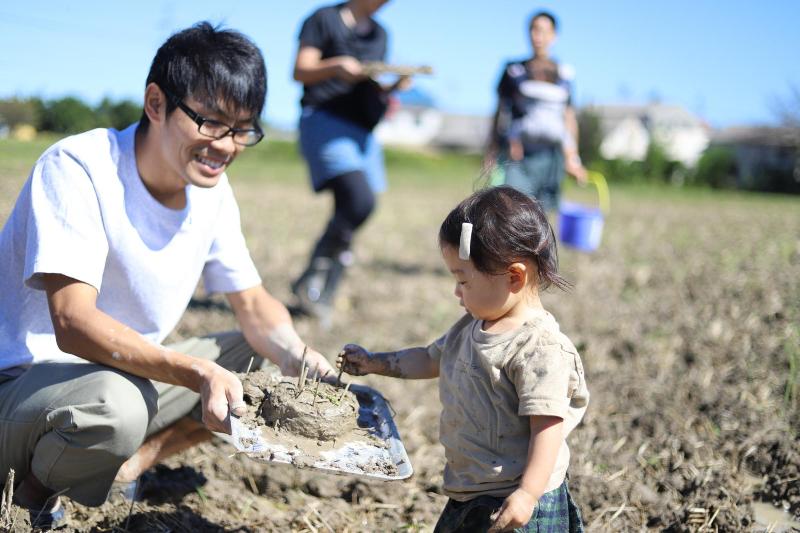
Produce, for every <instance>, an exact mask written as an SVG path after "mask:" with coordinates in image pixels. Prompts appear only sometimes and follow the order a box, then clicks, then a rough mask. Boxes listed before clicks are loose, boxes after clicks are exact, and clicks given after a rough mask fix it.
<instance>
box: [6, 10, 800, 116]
mask: <svg viewBox="0 0 800 533" xmlns="http://www.w3.org/2000/svg"><path fill="white" fill-rule="evenodd" d="M324 3H325V2H318V1H312V0H289V1H287V0H282V1H275V0H261V1H256V0H251V1H236V0H228V1H225V2H223V1H219V0H217V1H214V2H211V1H206V0H193V1H188V0H177V1H171V2H166V1H164V2H158V1H155V0H142V1H137V2H109V1H107V0H106V1H103V2H100V1H94V0H86V1H81V2H55V1H43V0H26V1H24V2H0V50H2V52H1V53H0V97H9V96H31V95H38V96H42V97H45V98H53V97H61V96H65V95H75V96H78V97H80V98H82V99H84V100H86V101H88V102H89V103H92V104H95V103H97V102H99V100H100V99H101V98H102V97H103V96H106V95H107V96H111V97H112V98H115V99H120V98H130V99H134V100H136V101H138V100H139V99H140V98H141V93H142V89H143V84H144V79H145V77H146V75H147V70H148V68H149V65H150V61H151V60H152V57H153V55H154V53H155V51H156V49H157V48H158V46H159V45H160V44H161V43H162V42H163V41H164V40H165V39H166V38H167V37H168V36H169V35H170V34H171V33H173V32H174V31H176V30H179V29H182V28H184V27H186V26H189V25H191V24H192V23H194V22H197V21H199V20H210V21H212V22H215V23H220V22H221V23H223V24H225V25H226V26H228V27H231V28H235V29H238V30H240V31H242V32H243V33H245V34H247V35H248V36H250V37H251V38H252V39H253V40H254V41H255V42H256V43H257V44H258V45H259V46H260V47H261V49H262V50H263V52H264V54H265V57H266V60H267V68H268V71H269V96H268V101H267V108H266V111H265V118H266V119H267V120H268V121H270V122H272V123H274V124H276V125H280V126H292V125H293V124H294V122H295V120H296V117H297V115H298V105H297V101H298V99H299V95H300V88H299V87H298V85H297V84H296V83H295V82H293V81H292V80H291V67H292V62H293V58H294V53H295V50H296V46H297V42H296V39H297V32H298V29H299V24H300V22H301V20H302V19H303V18H304V17H305V16H307V15H308V14H309V13H310V12H311V11H313V9H314V8H315V7H317V6H320V5H324ZM540 7H543V8H548V9H551V10H552V11H553V12H555V13H556V14H557V15H558V16H559V18H560V21H561V31H560V35H559V41H558V42H557V44H556V46H555V52H556V55H557V56H558V57H559V58H560V59H561V60H563V61H565V62H567V63H570V64H571V65H573V66H574V67H575V69H576V71H577V78H576V103H577V104H578V105H579V106H580V105H584V104H587V103H620V102H628V103H642V102H646V101H648V100H651V99H658V100H660V101H662V102H665V103H674V104H679V105H682V106H684V107H686V108H688V109H689V110H690V111H692V112H694V113H696V114H698V115H700V116H701V117H702V118H703V119H705V120H706V121H707V122H708V123H709V124H711V125H712V126H715V127H723V126H730V125H737V124H754V123H769V122H772V121H774V120H775V117H776V114H775V112H774V101H775V99H776V98H788V95H789V94H790V86H791V85H794V86H795V87H800V66H798V65H800V60H799V59H798V52H800V1H798V0H767V1H763V2H755V1H744V0H725V1H723V0H719V1H716V0H715V1H712V0H672V1H662V0H654V1H642V0H617V1H611V0H609V1H607V2H596V1H579V0H566V1H562V2H539V3H537V2H529V1H521V0H392V1H391V2H389V3H388V4H387V5H386V6H385V7H384V8H383V9H382V10H381V11H380V12H379V13H378V18H379V19H380V20H381V21H382V22H383V23H384V24H385V25H386V26H387V27H388V28H389V30H390V38H391V40H390V59H391V60H393V61H394V62H397V63H418V64H430V65H432V66H433V67H434V68H435V70H436V73H435V76H432V77H430V78H426V79H422V78H420V79H419V82H418V87H419V88H420V89H423V90H425V91H427V92H429V93H430V94H431V95H432V96H433V97H434V98H435V100H436V101H437V102H438V104H439V106H440V107H442V108H443V109H446V110H449V111H453V112H459V113H474V114H488V113H490V112H491V111H492V109H493V106H494V102H495V98H494V86H495V84H496V80H497V77H498V75H499V73H500V69H501V65H502V63H503V61H505V60H506V59H509V58H517V57H522V56H525V55H526V54H528V53H529V46H528V40H527V35H526V24H527V18H528V16H529V15H530V13H531V12H532V11H534V10H535V9H537V8H540Z"/></svg>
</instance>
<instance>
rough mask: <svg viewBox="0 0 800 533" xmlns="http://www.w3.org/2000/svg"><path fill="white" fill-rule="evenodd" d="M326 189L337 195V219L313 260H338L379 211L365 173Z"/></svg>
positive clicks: (344, 176) (342, 178)
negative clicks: (359, 229)
mask: <svg viewBox="0 0 800 533" xmlns="http://www.w3.org/2000/svg"><path fill="white" fill-rule="evenodd" d="M323 190H330V191H331V192H332V193H333V203H334V209H333V216H331V219H330V220H329V221H328V226H327V227H326V228H325V232H324V233H323V234H322V237H320V239H319V241H318V242H317V245H316V247H315V248H314V253H313V257H319V256H322V257H335V256H336V255H337V254H338V253H341V252H343V251H345V250H349V249H350V246H351V244H352V241H353V235H354V234H355V232H356V230H357V229H358V228H359V227H360V226H361V225H362V224H364V222H366V220H367V219H368V218H369V216H370V215H371V214H372V212H373V211H374V210H375V193H374V192H372V188H371V187H370V185H369V182H368V181H367V177H366V176H365V175H364V173H363V172H361V171H355V172H348V173H347V174H342V175H341V176H337V177H335V178H333V179H330V180H328V182H327V183H326V184H325V186H324V187H323Z"/></svg>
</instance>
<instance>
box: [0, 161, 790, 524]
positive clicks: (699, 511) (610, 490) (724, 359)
mask: <svg viewBox="0 0 800 533" xmlns="http://www.w3.org/2000/svg"><path fill="white" fill-rule="evenodd" d="M0 177H2V176H0ZM431 178H433V176H431ZM431 181H432V182H433V183H434V184H433V185H430V186H426V187H425V188H424V190H422V189H420V187H419V186H410V185H403V184H395V185H393V187H392V189H391V190H390V191H389V193H387V194H386V195H385V197H384V198H383V200H382V202H381V205H380V210H379V213H378V214H377V216H376V217H375V218H374V219H373V220H372V221H371V222H370V223H369V225H368V227H367V228H366V230H365V231H364V233H363V234H362V235H361V237H360V239H359V241H358V248H357V258H358V262H357V264H356V265H355V266H354V267H353V268H352V270H351V272H350V273H349V277H348V279H347V282H346V284H345V286H344V288H343V290H342V292H341V298H340V301H339V303H338V306H337V313H336V317H335V320H334V324H333V328H332V329H331V330H330V331H320V330H319V329H318V328H316V327H315V324H314V323H313V322H310V321H308V320H304V319H298V321H297V327H298V329H299V331H300V333H301V335H302V336H303V337H304V338H305V339H306V340H307V341H308V342H309V343H310V344H312V345H313V346H314V347H316V348H317V349H318V350H320V351H322V353H324V354H326V355H328V356H329V357H330V358H331V359H332V358H333V357H334V356H335V354H336V352H337V351H338V349H339V348H340V347H341V346H342V344H344V343H346V342H358V343H361V344H363V345H365V346H367V347H369V348H373V349H389V348H399V347H402V346H409V345H420V344H426V343H428V342H429V341H431V340H433V339H434V338H435V337H436V336H437V335H438V334H440V333H441V332H444V331H445V330H446V329H447V328H448V327H449V325H450V324H451V323H452V322H453V321H454V320H456V319H457V318H458V317H459V316H460V308H459V307H458V302H457V300H456V298H455V297H453V295H452V292H453V282H452V280H451V279H450V276H449V274H448V273H447V272H446V271H445V270H444V268H443V267H442V263H441V260H440V258H439V254H438V250H437V246H436V241H435V235H436V230H437V228H438V224H439V222H440V221H441V219H442V218H443V216H444V215H445V214H446V212H447V211H448V210H449V209H450V208H451V207H452V206H453V205H454V204H455V203H456V202H457V201H458V200H460V199H461V198H462V197H463V196H464V195H465V194H466V193H467V192H468V191H469V190H470V188H471V183H470V182H469V178H466V179H465V181H464V182H463V183H462V184H460V185H453V184H452V183H453V182H452V181H450V182H449V183H450V184H449V185H448V184H442V185H436V184H435V181H434V180H433V179H431ZM19 185H20V182H19V180H16V181H14V180H10V179H8V178H5V179H4V180H2V181H0V192H2V194H1V195H0V221H2V220H5V218H6V217H7V215H8V212H9V209H10V206H11V202H12V201H13V197H14V196H15V195H16V191H17V189H18V187H19ZM235 190H236V193H237V197H238V198H239V200H240V203H241V207H242V218H243V224H244V229H245V233H246V235H247V238H248V243H249V245H250V247H251V251H252V254H253V257H254V258H255V260H256V263H257V265H258V266H259V268H260V270H261V273H262V275H263V277H264V283H265V285H266V286H267V288H268V289H270V290H271V291H272V292H273V293H274V294H275V295H276V296H277V297H279V298H281V299H284V300H288V299H289V291H288V284H289V281H290V279H291V278H292V277H293V276H295V275H297V274H298V272H299V271H300V270H301V268H302V266H303V263H304V261H305V259H306V253H307V249H308V247H309V245H310V241H311V240H312V239H313V237H314V236H315V235H316V234H317V232H318V231H319V230H320V228H321V226H322V224H323V223H324V219H325V215H326V213H327V210H328V203H327V198H316V197H313V196H312V195H311V194H310V193H309V192H308V191H307V189H306V187H305V184H304V183H302V182H300V181H297V182H294V183H293V182H291V181H289V182H281V183H279V184H276V183H275V182H266V181H264V182H261V183H256V182H255V181H254V180H246V181H244V182H242V183H237V184H236V185H235ZM612 203H613V206H612V209H613V210H612V214H611V216H610V217H609V218H608V220H607V224H606V228H605V232H604V242H603V245H602V248H601V249H600V250H599V251H598V252H597V253H595V254H592V255H587V254H582V253H577V252H574V251H571V250H568V249H562V251H561V266H562V273H564V274H565V275H566V277H567V278H568V279H570V280H571V281H573V282H574V284H575V288H574V290H573V291H572V292H571V293H568V294H565V293H559V292H549V293H546V295H545V297H544V301H545V305H546V307H548V308H549V309H550V310H551V311H552V312H553V313H554V315H555V316H556V317H557V318H558V319H559V320H560V322H561V325H562V329H563V330H564V331H565V332H566V333H567V334H568V335H569V336H570V337H571V338H572V340H573V341H574V342H575V344H576V345H577V346H578V348H579V350H580V351H581V353H582V357H583V362H584V365H585V367H586V373H587V380H588V384H589V387H590V390H591V393H592V399H591V403H590V406H589V410H588V413H587V416H586V418H585V420H584V422H583V424H582V425H580V426H579V427H578V428H577V429H576V430H575V432H574V433H573V434H572V436H571V439H570V446H571V450H572V464H571V469H570V476H571V477H570V481H569V482H570V488H571V491H572V492H573V495H574V497H575V499H576V500H577V502H578V504H579V505H580V506H581V508H582V510H583V514H584V520H585V523H586V524H587V526H588V529H589V530H590V531H699V530H703V531H752V530H759V529H762V530H766V529H768V528H769V527H770V526H771V525H774V524H771V523H770V522H772V521H775V520H777V519H779V518H780V519H783V520H789V519H790V516H791V515H792V514H793V515H794V517H795V520H797V521H798V522H800V443H799V442H798V440H797V431H798V427H800V405H799V404H800V375H798V372H800V347H799V344H800V326H798V324H799V323H800V321H799V320H798V319H800V305H798V304H799V303H800V199H797V198H795V199H785V198H784V199H774V198H764V197H757V196H752V197H745V196H733V195H718V196H715V195H711V194H708V195H705V194H700V195H694V196H690V195H686V194H678V193H671V192H669V191H667V192H663V191H662V192H658V193H646V192H641V191H639V192H637V191H631V190H628V191H623V190H621V189H620V190H615V189H613V188H612ZM232 327H234V319H233V316H232V315H231V314H230V312H229V311H228V310H227V309H226V307H225V306H224V304H223V300H221V299H218V298H212V299H206V298H205V297H204V296H203V295H202V294H201V293H198V302H196V305H194V306H193V307H192V308H191V309H190V311H189V312H188V313H187V315H186V316H185V318H184V320H183V321H182V322H181V323H180V325H179V327H178V328H177V330H176V332H175V333H174V334H173V336H172V337H171V339H172V340H177V339H181V338H184V337H186V336H191V335H202V334H204V333H208V332H213V331H217V330H224V329H229V328H232ZM358 381H359V382H362V383H366V384H368V385H370V386H372V387H375V388H377V389H378V390H380V391H381V392H382V393H383V394H384V395H385V397H386V398H387V399H388V400H389V401H390V402H391V404H392V406H393V408H394V410H395V411H396V413H397V414H396V422H397V425H398V426H399V430H400V434H401V436H402V438H403V441H404V443H405V446H406V448H407V450H408V452H409V455H410V458H411V461H412V464H413V467H414V470H415V474H414V476H413V477H412V478H411V479H410V480H408V481H405V482H395V483H381V482H367V481H364V480H361V479H355V478H348V477H338V476H328V475H323V474H316V473H314V472H313V471H300V470H295V469H291V468H288V467H279V466H271V465H264V464H259V463H255V462H252V461H249V460H248V459H246V458H243V457H241V456H235V457H231V454H232V452H233V450H232V448H231V447H229V446H228V445H226V444H224V443H222V442H217V441H215V442H211V443H208V444H205V445H202V446H200V447H198V448H196V449H194V450H192V451H191V452H190V453H185V454H183V455H180V456H178V457H175V458H174V459H172V460H170V461H168V462H167V463H166V464H164V465H161V466H159V467H158V468H157V469H156V470H155V471H153V472H151V475H150V476H149V478H148V480H147V482H146V483H145V490H144V501H142V502H137V503H135V504H134V505H133V507H132V508H128V507H123V506H114V505H110V504H107V505H105V506H104V507H101V508H97V509H91V508H85V507H81V506H78V505H75V504H72V503H70V504H68V506H69V510H70V511H71V513H72V517H73V522H72V529H73V530H75V531H164V532H166V531H313V532H317V531H319V532H322V531H337V532H338V531H429V530H430V529H431V528H432V526H433V524H434V523H435V521H436V518H437V516H438V513H439V511H440V510H441V508H442V507H443V506H444V503H445V501H446V498H445V497H444V496H442V495H441V493H440V492H441V481H442V477H441V471H442V467H443V464H444V459H443V452H442V448H441V446H440V445H439V444H438V439H437V431H438V413H439V405H438V399H437V384H436V382H435V381H408V382H405V381H398V380H392V379H389V378H367V379H363V380H358ZM754 502H756V503H758V502H765V503H767V504H770V505H769V506H767V505H763V504H760V505H756V506H754V505H753V503H754ZM773 503H774V504H775V505H777V506H778V508H777V509H778V510H775V511H774V513H775V514H769V513H768V511H770V510H771V509H772V507H771V505H772V504H773ZM780 509H787V510H788V512H785V513H784V512H782V511H780ZM14 511H17V510H16V509H14ZM757 514H758V517H759V519H760V521H761V524H760V525H757V524H756V522H755V520H756V515H757ZM796 523H797V522H796ZM798 527H800V525H798ZM14 529H16V530H25V526H24V520H23V513H21V512H20V513H19V514H18V515H17V521H16V524H15V528H14ZM777 530H780V529H777Z"/></svg>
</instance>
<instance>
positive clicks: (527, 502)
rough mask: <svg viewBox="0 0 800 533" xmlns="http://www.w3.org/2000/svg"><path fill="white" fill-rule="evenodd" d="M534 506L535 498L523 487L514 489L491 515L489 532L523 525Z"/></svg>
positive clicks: (493, 532)
mask: <svg viewBox="0 0 800 533" xmlns="http://www.w3.org/2000/svg"><path fill="white" fill-rule="evenodd" d="M535 507H536V498H534V497H533V496H531V495H530V494H529V493H528V492H526V491H525V489H522V488H519V489H517V490H515V491H514V492H512V493H511V494H509V495H508V497H507V498H506V499H505V501H504V502H503V505H502V506H501V507H500V509H499V510H498V511H497V512H496V513H495V514H494V515H492V518H493V520H494V523H493V524H492V527H490V528H489V533H499V532H500V531H511V530H513V529H515V528H518V527H522V526H524V525H525V524H527V523H528V522H530V520H531V516H532V515H533V509H534V508H535Z"/></svg>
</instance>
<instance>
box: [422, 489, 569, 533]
mask: <svg viewBox="0 0 800 533" xmlns="http://www.w3.org/2000/svg"><path fill="white" fill-rule="evenodd" d="M503 500H505V498H498V497H496V496H478V497H477V498H473V499H471V500H469V501H466V502H458V501H455V500H453V499H450V500H448V501H447V505H445V507H444V510H443V511H442V514H441V515H440V516H439V521H438V522H437V523H436V528H435V529H434V530H433V531H434V533H457V532H458V533H473V532H479V531H486V530H488V529H489V527H491V525H492V519H491V515H492V514H493V513H494V512H495V511H497V510H498V509H499V508H500V506H501V505H503ZM514 531H516V532H518V533H526V532H531V533H583V520H582V519H581V513H580V510H579V509H578V507H577V506H576V505H575V502H574V501H573V500H572V496H571V495H570V493H569V489H568V488H567V482H566V481H565V482H564V483H562V484H561V486H559V487H558V488H557V489H554V490H551V491H550V492H546V493H544V494H542V497H541V498H539V501H538V502H537V504H536V507H535V508H534V510H533V515H531V519H530V522H528V523H527V524H525V525H524V526H522V527H519V528H517V529H515V530H514Z"/></svg>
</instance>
